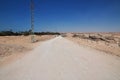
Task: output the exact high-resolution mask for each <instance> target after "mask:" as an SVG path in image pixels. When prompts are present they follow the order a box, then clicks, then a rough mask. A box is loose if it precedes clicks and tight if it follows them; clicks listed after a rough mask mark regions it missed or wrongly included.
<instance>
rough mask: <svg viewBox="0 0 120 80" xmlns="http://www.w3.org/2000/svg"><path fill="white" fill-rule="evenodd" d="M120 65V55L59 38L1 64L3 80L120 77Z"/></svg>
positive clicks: (103, 79)
mask: <svg viewBox="0 0 120 80" xmlns="http://www.w3.org/2000/svg"><path fill="white" fill-rule="evenodd" d="M119 68H120V57H117V56H112V55H109V54H106V53H104V52H100V51H97V50H95V49H91V48H87V47H84V46H82V45H78V44H75V43H73V42H72V41H70V40H67V39H65V38H63V37H56V38H54V39H51V40H48V41H45V42H43V43H41V44H39V46H38V47H36V48H35V49H34V50H32V51H31V52H29V54H26V55H25V56H23V57H22V58H20V59H18V60H16V61H14V62H13V63H10V64H8V65H6V66H2V67H0V80H120V69H119Z"/></svg>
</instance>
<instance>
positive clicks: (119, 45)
mask: <svg viewBox="0 0 120 80" xmlns="http://www.w3.org/2000/svg"><path fill="white" fill-rule="evenodd" d="M64 37H66V38H68V39H70V40H72V41H74V42H77V43H78V44H80V45H85V46H89V47H92V48H95V49H97V50H101V51H104V52H106V53H111V54H114V55H117V56H120V33H67V34H64Z"/></svg>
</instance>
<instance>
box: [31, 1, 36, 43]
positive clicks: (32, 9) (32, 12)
mask: <svg viewBox="0 0 120 80" xmlns="http://www.w3.org/2000/svg"><path fill="white" fill-rule="evenodd" d="M30 6H31V42H32V43H33V42H34V41H35V40H34V1H33V0H31V4H30Z"/></svg>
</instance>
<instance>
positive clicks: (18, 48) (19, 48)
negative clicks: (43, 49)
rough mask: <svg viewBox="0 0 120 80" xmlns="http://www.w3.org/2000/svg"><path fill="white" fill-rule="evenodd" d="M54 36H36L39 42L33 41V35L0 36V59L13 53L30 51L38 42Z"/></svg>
mask: <svg viewBox="0 0 120 80" xmlns="http://www.w3.org/2000/svg"><path fill="white" fill-rule="evenodd" d="M53 37H54V36H52V35H44V36H35V39H36V41H37V42H35V43H31V36H0V60H2V59H3V58H4V57H8V56H10V55H13V54H18V53H23V52H26V51H30V50H32V49H33V48H34V47H35V46H37V44H38V42H41V41H45V40H48V39H51V38H53Z"/></svg>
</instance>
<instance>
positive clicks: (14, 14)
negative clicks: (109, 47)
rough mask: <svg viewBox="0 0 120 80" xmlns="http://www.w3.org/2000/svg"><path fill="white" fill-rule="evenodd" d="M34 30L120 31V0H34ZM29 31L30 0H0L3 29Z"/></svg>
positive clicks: (0, 26)
mask: <svg viewBox="0 0 120 80" xmlns="http://www.w3.org/2000/svg"><path fill="white" fill-rule="evenodd" d="M34 3H35V11H34V17H35V23H34V24H35V31H54V32H56V31H58V32H120V0H34ZM9 29H12V30H14V31H22V30H29V29H30V0H0V30H9Z"/></svg>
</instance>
